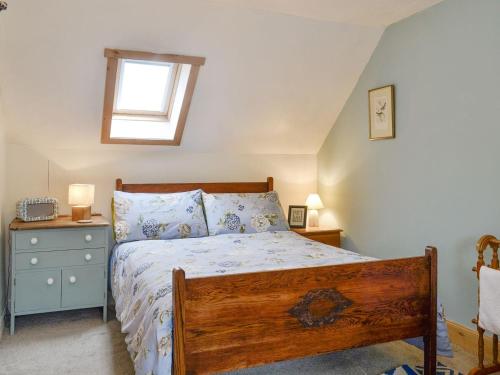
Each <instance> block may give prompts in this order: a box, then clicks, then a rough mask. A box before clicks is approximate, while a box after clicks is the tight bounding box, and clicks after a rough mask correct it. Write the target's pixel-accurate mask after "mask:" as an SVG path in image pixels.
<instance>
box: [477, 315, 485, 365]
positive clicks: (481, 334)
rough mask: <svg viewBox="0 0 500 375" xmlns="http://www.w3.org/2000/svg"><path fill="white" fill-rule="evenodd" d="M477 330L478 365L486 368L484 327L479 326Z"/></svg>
mask: <svg viewBox="0 0 500 375" xmlns="http://www.w3.org/2000/svg"><path fill="white" fill-rule="evenodd" d="M477 332H478V333H479V335H478V343H477V348H478V350H477V357H478V364H477V367H478V368H480V369H482V368H484V329H482V328H481V327H479V325H478V326H477Z"/></svg>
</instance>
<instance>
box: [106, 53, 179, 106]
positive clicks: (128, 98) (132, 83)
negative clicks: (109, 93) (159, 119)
mask: <svg viewBox="0 0 500 375" xmlns="http://www.w3.org/2000/svg"><path fill="white" fill-rule="evenodd" d="M174 67H175V66H174V64H172V63H164V62H156V61H134V60H125V59H124V60H121V64H120V69H119V73H118V75H119V78H118V87H117V93H116V94H115V97H116V102H115V112H119V113H151V114H159V115H167V110H168V104H169V102H170V95H171V93H172V90H171V89H172V88H171V87H170V86H172V85H171V83H173V82H172V81H173V78H174V77H172V76H173V73H174Z"/></svg>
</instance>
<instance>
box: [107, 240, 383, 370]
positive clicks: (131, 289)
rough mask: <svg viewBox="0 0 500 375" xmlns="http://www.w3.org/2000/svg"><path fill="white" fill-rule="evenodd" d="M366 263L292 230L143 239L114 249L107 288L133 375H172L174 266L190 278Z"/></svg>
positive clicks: (351, 254) (359, 256)
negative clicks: (130, 360) (108, 288)
mask: <svg viewBox="0 0 500 375" xmlns="http://www.w3.org/2000/svg"><path fill="white" fill-rule="evenodd" d="M370 260H374V258H370V257H365V256H361V255H359V254H356V253H353V252H351V251H348V250H343V249H339V248H335V247H331V246H328V245H324V244H321V243H319V242H316V241H311V240H308V239H306V238H305V237H302V236H300V235H298V234H296V233H294V232H291V231H280V232H263V233H255V234H222V235H218V236H209V237H202V238H185V239H176V240H144V241H136V242H128V243H123V244H120V245H118V246H116V247H115V249H114V252H113V257H112V261H111V268H112V269H111V277H112V281H111V284H112V285H111V286H112V292H113V297H114V299H115V302H116V315H117V318H118V320H119V321H120V322H121V324H122V332H124V333H126V334H127V336H126V339H125V340H126V343H127V347H128V351H129V352H130V355H131V357H132V361H133V362H134V367H135V371H136V374H137V375H143V374H148V375H167V374H169V375H170V373H171V364H172V272H171V270H172V269H173V268H174V267H177V266H178V267H182V268H183V269H184V270H185V271H186V277H191V276H194V275H196V276H210V275H217V274H235V273H243V272H258V271H266V270H279V269H286V268H300V267H315V266H323V265H335V264H344V263H354V262H364V261H370Z"/></svg>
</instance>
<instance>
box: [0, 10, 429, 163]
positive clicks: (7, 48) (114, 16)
mask: <svg viewBox="0 0 500 375" xmlns="http://www.w3.org/2000/svg"><path fill="white" fill-rule="evenodd" d="M435 2H436V1H431V0H419V1H410V0H381V1H377V2H373V1H370V0H363V1H358V2H354V1H348V0H345V1H329V0H324V1H323V0H321V1H320V0H316V1H307V0H303V1H297V0H291V1H288V0H281V1H279V0H271V1H263V0H262V1H258V0H248V1H247V0H227V1H226V0H223V1H219V0H217V1H211V0H182V1H180V0H177V1H173V0H143V1H136V0H107V1H102V0H87V1H59V0H44V1H39V0H27V1H11V2H9V9H8V10H7V11H6V12H2V14H0V22H1V23H2V24H3V30H5V31H6V32H3V33H2V35H0V89H1V91H2V92H3V101H4V107H5V115H6V119H7V136H8V140H9V142H11V143H22V144H27V145H30V146H33V147H38V148H40V147H50V148H56V149H64V148H76V149H88V150H92V149H124V148H133V149H138V148H141V147H143V148H145V147H147V149H148V150H151V149H153V147H151V146H149V147H148V146H120V145H101V144H100V141H99V140H100V128H101V114H102V102H103V92H104V78H105V71H106V61H105V58H104V57H103V51H104V48H106V47H109V48H121V49H132V50H142V51H154V52H160V53H161V52H163V53H179V54H191V55H198V56H204V57H206V59H207V62H206V65H205V66H203V67H202V70H201V71H200V76H199V79H198V84H197V87H196V90H195V94H194V97H193V101H192V104H191V109H190V113H189V116H188V120H187V124H186V129H185V132H184V137H183V140H182V144H181V146H180V147H178V148H176V149H175V151H187V152H233V153H268V154H315V153H316V152H317V151H318V150H319V148H320V146H321V144H322V142H323V140H324V138H325V136H326V134H327V133H328V131H329V129H330V128H331V126H332V124H333V123H334V122H335V119H336V117H337V115H338V113H339V112H340V110H341V109H342V106H343V105H344V103H345V101H346V99H347V98H348V96H349V94H350V92H351V90H352V88H353V87H354V85H355V83H356V81H357V79H358V77H359V75H360V73H361V71H362V70H363V68H364V66H365V65H366V63H367V61H368V59H369V57H370V55H371V53H372V51H373V49H374V48H375V46H376V44H377V42H378V40H379V38H380V36H381V34H382V32H383V29H384V26H383V25H385V24H387V23H390V22H393V21H395V20H397V19H399V18H401V17H404V16H407V15H409V14H411V13H413V12H415V11H416V10H419V9H421V8H422V7H424V6H427V5H430V4H432V3H435ZM351 3H357V5H352V4H351ZM372 3H376V5H375V6H374V5H373V4H372ZM417 3H418V5H419V6H417ZM264 5H266V6H264ZM361 5H364V6H361ZM255 8H258V9H261V10H256V9H255ZM262 9H263V10H262ZM268 10H271V12H270V11H268ZM284 14H291V15H294V16H289V15H284ZM297 16H300V17H297ZM317 18H319V19H321V20H317Z"/></svg>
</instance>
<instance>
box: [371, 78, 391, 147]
mask: <svg viewBox="0 0 500 375" xmlns="http://www.w3.org/2000/svg"><path fill="white" fill-rule="evenodd" d="M368 112H369V124H370V125H369V133H370V140H377V139H389V138H395V137H396V129H395V121H394V117H395V111H394V85H389V86H384V87H378V88H376V89H372V90H370V91H368Z"/></svg>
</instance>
